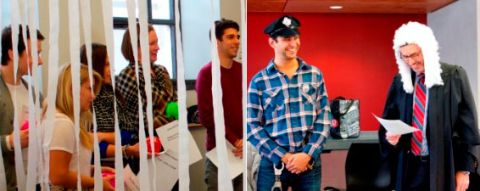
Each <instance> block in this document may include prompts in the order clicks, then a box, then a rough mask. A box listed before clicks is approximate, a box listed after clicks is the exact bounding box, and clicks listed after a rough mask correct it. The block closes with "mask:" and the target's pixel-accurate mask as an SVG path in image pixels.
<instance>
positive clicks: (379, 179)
mask: <svg viewBox="0 0 480 191" xmlns="http://www.w3.org/2000/svg"><path fill="white" fill-rule="evenodd" d="M380 166H381V164H380V146H379V144H378V143H353V144H352V145H351V146H350V149H349V150H348V154H347V159H346V162H345V175H346V179H347V180H346V182H347V190H348V191H355V190H360V191H365V190H369V191H375V190H389V189H388V187H389V184H390V174H389V173H388V171H385V169H384V168H380ZM390 190H391V189H390Z"/></svg>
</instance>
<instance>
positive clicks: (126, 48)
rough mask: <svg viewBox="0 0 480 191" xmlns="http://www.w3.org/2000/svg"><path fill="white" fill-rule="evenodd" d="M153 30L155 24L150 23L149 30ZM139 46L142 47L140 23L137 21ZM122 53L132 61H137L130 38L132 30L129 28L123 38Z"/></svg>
mask: <svg viewBox="0 0 480 191" xmlns="http://www.w3.org/2000/svg"><path fill="white" fill-rule="evenodd" d="M150 31H153V26H152V25H151V24H149V25H148V32H150ZM137 46H138V47H140V24H139V23H137ZM122 55H123V57H125V59H127V60H128V61H130V62H134V61H135V57H134V56H133V49H132V42H131V40H130V30H129V29H128V28H127V30H126V31H125V33H124V34H123V39H122Z"/></svg>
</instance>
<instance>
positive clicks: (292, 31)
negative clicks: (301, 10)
mask: <svg viewBox="0 0 480 191" xmlns="http://www.w3.org/2000/svg"><path fill="white" fill-rule="evenodd" d="M298 27H300V21H298V19H296V18H295V17H293V16H289V15H285V16H282V17H280V18H278V19H277V20H275V21H273V22H272V23H270V24H269V25H268V26H267V27H266V28H265V30H263V32H264V33H265V34H267V35H268V36H270V37H273V38H275V37H277V36H283V37H288V36H293V35H297V34H299V32H298Z"/></svg>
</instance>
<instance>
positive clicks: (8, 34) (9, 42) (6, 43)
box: [2, 25, 45, 65]
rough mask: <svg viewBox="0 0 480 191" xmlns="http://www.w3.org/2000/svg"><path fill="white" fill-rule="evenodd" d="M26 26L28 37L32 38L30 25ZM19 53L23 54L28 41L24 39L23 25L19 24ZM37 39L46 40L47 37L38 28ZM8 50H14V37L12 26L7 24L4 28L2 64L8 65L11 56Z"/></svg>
mask: <svg viewBox="0 0 480 191" xmlns="http://www.w3.org/2000/svg"><path fill="white" fill-rule="evenodd" d="M25 28H26V30H27V31H26V34H27V39H30V30H29V29H28V26H25ZM18 29H19V30H18V47H17V50H18V54H19V55H20V54H22V53H23V51H25V45H26V43H25V42H24V41H23V32H22V26H21V25H19V26H18ZM37 39H38V40H44V39H45V37H44V36H43V35H42V33H41V32H40V31H39V30H37ZM8 50H13V38H12V27H11V26H7V27H5V28H4V29H3V30H2V65H7V62H8V60H9V59H10V58H9V55H8Z"/></svg>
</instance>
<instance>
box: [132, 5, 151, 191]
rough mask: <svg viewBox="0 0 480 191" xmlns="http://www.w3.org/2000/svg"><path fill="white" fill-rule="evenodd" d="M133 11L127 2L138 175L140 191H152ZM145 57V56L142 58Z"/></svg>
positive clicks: (133, 8) (134, 7)
mask: <svg viewBox="0 0 480 191" xmlns="http://www.w3.org/2000/svg"><path fill="white" fill-rule="evenodd" d="M135 10H136V4H135V2H134V1H127V11H128V29H129V31H130V40H131V44H132V51H133V57H134V63H133V64H135V76H136V81H137V87H138V89H137V97H138V118H139V144H140V172H139V174H138V176H139V180H140V190H152V189H151V187H150V185H151V184H150V179H149V174H150V173H149V169H148V164H147V150H146V149H147V148H146V141H145V140H146V138H145V124H144V121H143V107H142V105H143V104H142V97H141V96H140V82H139V75H138V67H139V65H138V50H137V49H136V48H135V47H138V45H137V36H138V35H137V33H138V31H137V27H136V26H137V25H136V22H135V17H136V15H135ZM143 57H145V55H144V56H143Z"/></svg>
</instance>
